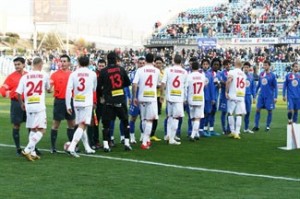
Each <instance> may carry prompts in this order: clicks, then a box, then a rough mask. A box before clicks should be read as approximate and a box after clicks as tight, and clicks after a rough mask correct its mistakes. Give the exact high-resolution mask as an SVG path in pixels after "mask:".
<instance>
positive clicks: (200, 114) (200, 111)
mask: <svg viewBox="0 0 300 199" xmlns="http://www.w3.org/2000/svg"><path fill="white" fill-rule="evenodd" d="M189 108H190V117H191V119H194V118H195V119H200V118H204V105H199V106H191V105H190V106H189Z"/></svg>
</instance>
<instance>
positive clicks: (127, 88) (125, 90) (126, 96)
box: [124, 87, 131, 101]
mask: <svg viewBox="0 0 300 199" xmlns="http://www.w3.org/2000/svg"><path fill="white" fill-rule="evenodd" d="M124 93H125V98H126V101H127V99H130V98H131V93H130V89H129V87H125V88H124Z"/></svg>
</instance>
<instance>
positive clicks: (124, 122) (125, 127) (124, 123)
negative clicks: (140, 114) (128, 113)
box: [120, 120, 129, 139]
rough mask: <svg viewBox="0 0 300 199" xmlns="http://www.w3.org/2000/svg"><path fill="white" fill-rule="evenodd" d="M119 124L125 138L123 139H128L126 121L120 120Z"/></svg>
mask: <svg viewBox="0 0 300 199" xmlns="http://www.w3.org/2000/svg"><path fill="white" fill-rule="evenodd" d="M120 124H122V129H123V135H124V136H125V139H129V125H128V120H122V121H121V122H120Z"/></svg>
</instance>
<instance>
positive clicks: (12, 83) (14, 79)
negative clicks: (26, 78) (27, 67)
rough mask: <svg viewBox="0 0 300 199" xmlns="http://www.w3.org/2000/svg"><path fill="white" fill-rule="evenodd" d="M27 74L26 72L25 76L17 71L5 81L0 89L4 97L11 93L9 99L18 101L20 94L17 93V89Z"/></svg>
mask: <svg viewBox="0 0 300 199" xmlns="http://www.w3.org/2000/svg"><path fill="white" fill-rule="evenodd" d="M26 73H27V72H26V71H24V73H23V74H21V73H19V72H17V71H15V72H13V73H11V74H10V75H9V76H7V78H6V79H5V81H4V84H3V85H2V86H1V88H0V93H1V95H2V96H3V97H5V96H6V92H7V91H10V94H9V98H10V99H12V100H18V93H16V89H17V87H18V84H19V81H20V79H21V77H22V76H23V75H25V74H26Z"/></svg>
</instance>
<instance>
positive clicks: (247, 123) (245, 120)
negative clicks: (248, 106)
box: [244, 112, 250, 130]
mask: <svg viewBox="0 0 300 199" xmlns="http://www.w3.org/2000/svg"><path fill="white" fill-rule="evenodd" d="M249 118H250V112H248V113H247V114H246V115H245V117H244V122H245V130H248V129H249V121H250V119H249Z"/></svg>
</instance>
